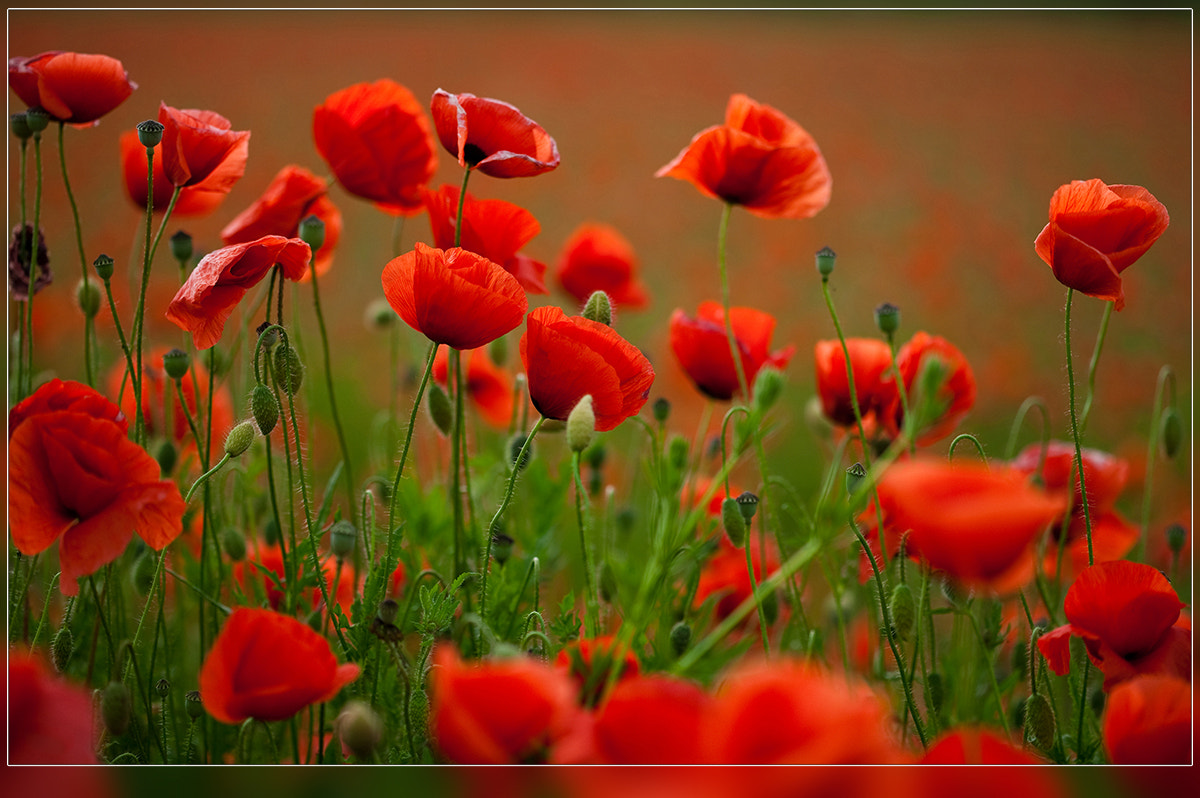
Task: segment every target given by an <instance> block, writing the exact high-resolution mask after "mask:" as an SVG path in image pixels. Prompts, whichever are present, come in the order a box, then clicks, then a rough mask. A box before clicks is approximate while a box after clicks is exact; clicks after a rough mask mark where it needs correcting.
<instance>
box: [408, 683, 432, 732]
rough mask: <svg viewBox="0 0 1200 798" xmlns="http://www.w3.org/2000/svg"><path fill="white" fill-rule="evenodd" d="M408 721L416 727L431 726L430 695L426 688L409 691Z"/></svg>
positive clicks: (424, 727)
mask: <svg viewBox="0 0 1200 798" xmlns="http://www.w3.org/2000/svg"><path fill="white" fill-rule="evenodd" d="M408 722H409V724H410V725H411V727H412V728H414V729H426V728H428V727H429V696H428V695H426V694H425V691H424V690H412V691H411V692H410V693H409V696H408Z"/></svg>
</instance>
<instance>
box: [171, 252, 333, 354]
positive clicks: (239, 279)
mask: <svg viewBox="0 0 1200 798" xmlns="http://www.w3.org/2000/svg"><path fill="white" fill-rule="evenodd" d="M311 257H312V250H310V249H309V248H308V244H305V243H304V242H303V241H301V240H300V239H298V238H284V237H283V236H263V237H262V238H260V239H258V240H257V241H251V242H249V243H246V244H233V245H231V246H227V247H222V248H221V249H218V250H216V251H214V252H210V253H208V254H207V255H205V256H204V258H203V259H202V260H201V261H200V263H199V264H197V266H196V268H195V269H193V270H192V273H191V274H190V275H188V278H187V282H185V283H184V284H183V285H182V286H180V288H179V292H178V293H177V294H175V298H174V299H172V300H171V304H170V305H168V306H167V318H168V319H170V320H171V321H173V322H175V324H176V325H178V326H179V327H180V328H181V329H184V330H187V331H188V332H190V333H191V334H192V341H193V342H194V343H195V345H196V348H197V349H208V348H209V347H210V346H212V345H213V344H215V343H216V342H217V341H219V340H221V334H222V333H223V332H224V331H225V321H226V319H228V318H229V316H230V315H231V314H232V313H233V309H234V307H236V306H237V303H238V302H239V301H241V298H242V297H243V296H245V294H246V292H247V291H249V290H250V289H251V288H253V287H254V286H256V285H258V283H259V281H260V280H262V278H264V277H266V276H267V272H269V271H270V270H271V267H272V266H275V265H276V264H278V265H279V266H280V267H282V269H283V276H284V277H286V278H288V279H289V280H299V279H300V278H301V277H303V276H304V273H305V271H306V270H307V269H308V261H309V259H310V258H311Z"/></svg>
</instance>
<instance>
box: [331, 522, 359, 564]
mask: <svg viewBox="0 0 1200 798" xmlns="http://www.w3.org/2000/svg"><path fill="white" fill-rule="evenodd" d="M357 542H358V530H357V529H355V528H354V524H352V523H350V522H349V521H347V520H345V519H343V520H341V521H338V522H337V523H336V524H334V525H333V528H332V529H330V530H329V550H330V551H331V552H333V556H334V557H337V558H338V560H339V561H341V560H344V559H346V557H347V556H349V555H351V554H353V553H354V544H355V543H357Z"/></svg>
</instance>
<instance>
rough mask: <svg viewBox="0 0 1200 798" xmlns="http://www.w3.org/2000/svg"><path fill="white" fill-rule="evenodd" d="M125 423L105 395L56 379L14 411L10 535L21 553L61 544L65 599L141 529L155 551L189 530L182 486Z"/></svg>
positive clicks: (11, 423) (10, 443) (11, 418)
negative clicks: (163, 474)
mask: <svg viewBox="0 0 1200 798" xmlns="http://www.w3.org/2000/svg"><path fill="white" fill-rule="evenodd" d="M60 408H62V409H60ZM14 419H15V422H14ZM128 428H129V427H128V422H127V421H126V420H125V419H124V417H123V416H122V414H121V411H120V410H119V409H117V407H116V406H115V405H113V404H112V403H111V402H108V401H107V400H106V399H104V397H102V396H101V395H100V394H99V393H96V392H95V391H92V390H91V389H90V388H85V387H83V386H80V385H78V384H72V383H64V382H62V381H60V380H53V381H51V382H48V383H46V384H45V385H43V386H42V387H41V388H39V389H38V390H37V391H36V392H35V393H34V394H33V396H31V397H30V398H29V399H26V400H25V401H24V402H21V403H20V404H18V405H17V406H16V407H15V408H13V410H12V411H11V412H10V415H9V441H8V455H9V472H8V473H9V476H8V512H9V529H10V531H11V535H12V541H13V544H14V545H16V547H17V548H18V549H19V550H20V551H21V552H23V553H24V554H37V553H39V552H41V551H45V550H46V549H47V548H49V547H50V545H51V544H53V543H54V541H56V540H58V541H59V545H58V560H59V567H60V569H61V571H62V577H61V582H60V588H61V590H62V592H63V594H64V595H68V596H73V595H75V594H76V593H77V592H78V590H79V586H78V583H77V581H76V580H77V579H78V578H79V577H81V576H86V575H88V574H92V573H95V572H96V571H97V570H98V569H99V568H100V567H101V566H103V565H105V564H107V563H110V562H112V561H113V560H115V559H116V558H117V557H119V556H120V555H121V553H122V552H124V551H125V548H126V546H128V544H129V540H130V538H132V537H133V533H134V531H135V530H136V531H137V533H138V535H139V536H140V537H141V538H142V539H143V540H144V541H146V543H147V545H149V546H150V547H151V548H153V549H162V548H163V547H164V546H166V545H167V544H168V543H170V542H171V541H173V540H174V539H175V538H176V537H178V536H179V534H180V533H181V532H182V531H183V511H184V509H185V508H184V503H183V497H182V496H180V495H179V488H177V487H176V486H175V484H174V483H173V482H168V481H164V480H160V479H159V467H158V463H157V462H156V461H155V460H154V458H153V457H151V456H150V455H149V454H147V453H146V450H145V449H143V448H142V447H140V446H138V445H137V444H136V443H134V442H133V441H131V440H129V438H128V437H127V432H128Z"/></svg>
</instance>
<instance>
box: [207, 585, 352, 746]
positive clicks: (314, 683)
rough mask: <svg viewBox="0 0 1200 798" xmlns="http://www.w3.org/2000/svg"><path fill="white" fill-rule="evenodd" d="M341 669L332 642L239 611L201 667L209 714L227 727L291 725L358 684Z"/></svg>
mask: <svg viewBox="0 0 1200 798" xmlns="http://www.w3.org/2000/svg"><path fill="white" fill-rule="evenodd" d="M358 673H359V669H358V666H357V665H355V664H353V663H351V664H347V665H338V663H337V659H335V658H334V656H333V651H331V650H330V648H329V641H328V640H326V639H325V638H324V637H322V636H321V635H320V634H318V633H317V632H315V631H313V629H312V628H311V627H310V626H309V625H308V624H305V623H301V622H300V621H298V620H296V619H295V618H290V617H288V616H286V615H280V614H279V613H277V612H274V611H272V610H257V609H244V608H243V609H238V610H234V611H233V614H232V615H230V616H229V619H228V620H227V621H225V626H224V627H222V629H221V633H220V634H219V635H217V639H216V641H214V642H213V646H212V648H211V649H210V650H209V652H208V656H206V657H205V658H204V664H203V665H202V666H201V667H200V678H199V681H200V697H201V699H202V700H203V701H204V708H205V709H206V710H207V711H208V714H210V715H212V716H213V717H214V718H216V719H217V720H219V721H221V722H222V723H240V722H242V721H243V720H246V719H247V718H255V719H257V720H264V721H273V720H286V719H287V718H290V717H291V716H292V715H295V714H296V713H297V712H299V711H300V710H302V709H304V708H305V707H306V706H308V705H309V704H319V703H321V702H323V701H329V700H330V699H332V698H333V697H334V696H336V695H337V694H338V691H340V690H341V689H342V688H343V687H345V686H346V685H347V684H349V683H350V682H352V681H354V680H355V679H356V678H358Z"/></svg>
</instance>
